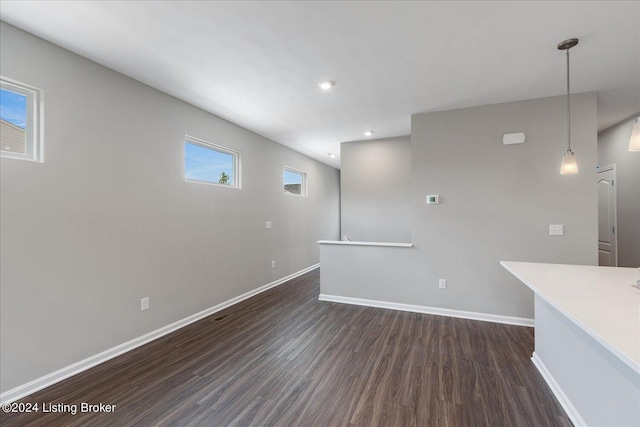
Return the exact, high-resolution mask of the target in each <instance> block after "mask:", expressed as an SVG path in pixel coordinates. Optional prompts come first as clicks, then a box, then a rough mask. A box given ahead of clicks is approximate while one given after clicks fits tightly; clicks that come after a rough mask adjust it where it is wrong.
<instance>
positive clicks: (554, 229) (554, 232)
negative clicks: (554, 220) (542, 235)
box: [549, 224, 564, 236]
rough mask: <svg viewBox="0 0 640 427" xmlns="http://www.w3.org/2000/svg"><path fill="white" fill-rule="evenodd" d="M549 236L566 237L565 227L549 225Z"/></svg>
mask: <svg viewBox="0 0 640 427" xmlns="http://www.w3.org/2000/svg"><path fill="white" fill-rule="evenodd" d="M549 236H564V225H562V224H549Z"/></svg>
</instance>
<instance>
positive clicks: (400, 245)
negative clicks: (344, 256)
mask: <svg viewBox="0 0 640 427" xmlns="http://www.w3.org/2000/svg"><path fill="white" fill-rule="evenodd" d="M318 243H319V244H321V245H346V246H383V247H389V248H412V247H413V243H395V242H358V241H351V240H347V241H345V240H318Z"/></svg>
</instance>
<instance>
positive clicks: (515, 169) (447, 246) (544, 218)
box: [321, 93, 597, 319]
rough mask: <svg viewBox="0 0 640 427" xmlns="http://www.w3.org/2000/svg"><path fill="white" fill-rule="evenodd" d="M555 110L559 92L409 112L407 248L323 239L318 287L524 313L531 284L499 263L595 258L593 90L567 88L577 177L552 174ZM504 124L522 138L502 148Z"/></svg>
mask: <svg viewBox="0 0 640 427" xmlns="http://www.w3.org/2000/svg"><path fill="white" fill-rule="evenodd" d="M565 108H566V98H565V97H564V96H558V97H552V98H543V99H534V100H528V101H520V102H511V103H506V104H497V105H487V106H481V107H474V108H466V109H461V110H453V111H443V112H434V113H424V114H416V115H414V116H413V117H412V130H411V133H412V135H411V146H412V160H413V165H412V184H411V185H412V188H411V189H412V194H413V202H412V218H413V221H412V223H413V226H412V241H413V244H414V247H413V248H375V247H374V248H362V247H354V246H339V245H325V246H326V247H323V248H322V251H321V257H322V276H321V293H322V294H327V295H334V296H343V297H350V298H361V299H370V300H382V301H387V302H393V303H400V304H411V305H420V306H426V307H437V308H446V309H452V310H461V311H468V312H479V313H487V314H494V315H500V316H509V317H516V318H527V319H531V318H533V295H532V293H531V291H530V290H528V289H527V288H526V287H525V286H524V285H522V283H520V282H519V281H518V280H517V279H515V278H514V277H512V276H511V275H510V274H509V273H508V272H506V271H505V270H504V269H503V268H501V267H500V261H501V260H514V261H532V262H553V263H566V264H588V265H597V200H596V186H595V176H596V94H595V93H583V94H576V95H574V96H572V110H571V112H572V135H573V138H574V140H573V143H572V146H573V149H574V151H575V152H576V156H577V159H578V166H579V168H580V173H579V174H577V175H564V176H563V175H560V173H559V171H560V163H561V159H562V155H563V153H564V151H565V150H566V113H565V111H566V110H565ZM511 132H524V133H525V135H526V142H525V143H524V144H522V145H511V146H505V145H503V144H502V136H503V134H505V133H511ZM342 173H343V174H347V173H348V171H347V170H346V165H343V170H342ZM427 194H438V195H440V196H441V204H439V205H426V204H425V197H426V195H427ZM343 198H344V196H343ZM549 224H563V225H564V230H565V235H564V236H561V237H559V236H549ZM325 260H326V261H327V262H325ZM329 279H331V280H329ZM438 279H447V289H446V290H440V289H438Z"/></svg>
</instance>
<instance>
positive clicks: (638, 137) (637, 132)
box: [629, 117, 640, 151]
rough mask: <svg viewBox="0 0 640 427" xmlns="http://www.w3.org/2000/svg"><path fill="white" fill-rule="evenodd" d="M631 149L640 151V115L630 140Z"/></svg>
mask: <svg viewBox="0 0 640 427" xmlns="http://www.w3.org/2000/svg"><path fill="white" fill-rule="evenodd" d="M629 151H640V117H638V118H637V119H636V122H635V123H634V124H633V130H632V131H631V139H630V140H629Z"/></svg>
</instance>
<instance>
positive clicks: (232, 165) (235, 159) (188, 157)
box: [184, 137, 240, 188]
mask: <svg viewBox="0 0 640 427" xmlns="http://www.w3.org/2000/svg"><path fill="white" fill-rule="evenodd" d="M184 178H185V179H186V180H187V181H191V182H200V183H206V184H215V185H221V186H225V187H233V188H240V153H239V152H237V151H234V150H231V149H229V148H225V147H221V146H219V145H215V144H211V143H209V142H206V141H202V140H200V139H196V138H192V137H186V139H185V142H184Z"/></svg>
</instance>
